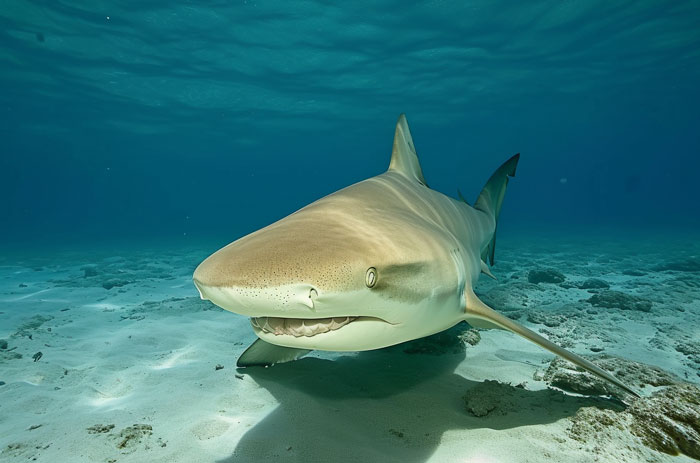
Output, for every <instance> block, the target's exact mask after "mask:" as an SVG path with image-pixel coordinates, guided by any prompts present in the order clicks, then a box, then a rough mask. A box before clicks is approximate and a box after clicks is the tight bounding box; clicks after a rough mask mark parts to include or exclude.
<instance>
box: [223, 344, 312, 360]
mask: <svg viewBox="0 0 700 463" xmlns="http://www.w3.org/2000/svg"><path fill="white" fill-rule="evenodd" d="M309 352H311V351H310V350H308V349H295V348H293V347H282V346H276V345H274V344H270V343H269V342H265V341H263V340H262V339H258V340H256V341H255V342H254V343H253V344H251V345H250V347H248V348H247V349H246V350H245V352H243V354H242V355H241V356H240V357H239V358H238V362H236V366H238V367H254V366H260V367H267V366H271V365H274V364H276V363H285V362H291V361H293V360H297V359H300V358H302V357H303V356H305V355H306V354H308V353H309Z"/></svg>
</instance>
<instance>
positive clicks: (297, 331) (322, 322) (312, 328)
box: [250, 316, 386, 338]
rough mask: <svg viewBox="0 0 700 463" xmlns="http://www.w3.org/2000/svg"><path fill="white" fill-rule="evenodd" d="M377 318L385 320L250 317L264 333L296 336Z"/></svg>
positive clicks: (255, 326)
mask: <svg viewBox="0 0 700 463" xmlns="http://www.w3.org/2000/svg"><path fill="white" fill-rule="evenodd" d="M358 319H363V320H377V321H381V322H385V321H384V320H382V319H380V318H375V317H351V316H348V317H333V318H279V317H254V318H251V319H250V323H251V325H253V328H257V329H259V330H261V331H262V332H263V333H271V334H274V335H277V336H279V335H285V334H286V335H289V336H294V337H295V338H301V337H307V338H310V337H311V336H316V335H317V334H323V333H328V332H329V331H335V330H339V329H340V328H342V327H344V326H345V325H348V324H350V323H352V322H354V321H355V320H358ZM385 323H386V322H385Z"/></svg>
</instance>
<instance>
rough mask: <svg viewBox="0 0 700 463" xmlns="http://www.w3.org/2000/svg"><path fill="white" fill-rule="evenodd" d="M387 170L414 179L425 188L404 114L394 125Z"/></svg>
mask: <svg viewBox="0 0 700 463" xmlns="http://www.w3.org/2000/svg"><path fill="white" fill-rule="evenodd" d="M389 170H393V171H395V172H400V173H402V174H403V175H405V176H406V177H408V178H411V179H415V180H417V181H419V182H420V183H422V184H423V185H426V186H427V183H426V182H425V178H423V171H422V170H421V168H420V163H419V162H418V155H417V154H416V148H415V146H413V138H411V131H410V130H409V129H408V122H406V115H405V114H401V115H400V116H399V121H398V122H397V123H396V132H395V133H394V147H393V149H392V150H391V162H390V163H389Z"/></svg>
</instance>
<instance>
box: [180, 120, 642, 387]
mask: <svg viewBox="0 0 700 463" xmlns="http://www.w3.org/2000/svg"><path fill="white" fill-rule="evenodd" d="M517 160H518V159H517V155H516V156H514V157H513V158H511V160H509V161H508V162H507V163H505V164H504V165H503V166H502V167H501V168H500V169H499V171H497V172H496V173H494V175H493V176H492V179H490V180H489V182H488V183H487V185H486V187H485V188H484V190H483V191H482V194H481V195H480V197H479V199H478V200H477V202H476V203H475V207H472V206H469V205H468V204H467V203H465V202H463V201H457V200H455V199H452V198H449V197H447V196H445V195H443V194H441V193H439V192H437V191H434V190H431V189H430V188H428V186H427V185H426V182H425V179H424V178H423V174H422V171H421V168H420V165H419V163H418V158H417V155H416V153H415V148H414V146H413V141H412V139H411V135H410V132H409V130H408V125H407V123H406V119H405V117H404V116H403V115H401V117H400V118H399V122H398V124H397V127H396V133H395V139H394V147H393V152H392V159H391V163H390V167H389V170H388V171H387V172H385V173H383V174H381V175H378V176H376V177H372V178H369V179H367V180H364V181H362V182H359V183H356V184H354V185H351V186H349V187H347V188H344V189H342V190H339V191H337V192H335V193H333V194H330V195H328V196H326V197H324V198H322V199H319V200H318V201H315V202H313V203H311V204H309V205H308V206H306V207H304V208H302V209H300V210H299V211H297V212H295V213H293V214H291V215H289V216H287V217H285V218H283V219H281V220H279V221H277V222H275V223H273V224H271V225H269V226H267V227H265V228H262V229H260V230H258V231H256V232H254V233H251V234H250V235H247V236H245V237H243V238H241V239H239V240H237V241H235V242H233V243H231V244H229V245H228V246H226V247H224V248H222V249H221V250H219V251H217V252H216V253H214V254H212V255H211V256H209V257H208V258H207V259H205V260H204V261H203V262H202V263H201V264H200V265H199V266H198V267H197V269H196V270H195V273H194V276H193V279H194V282H195V285H196V286H197V288H198V290H199V292H200V295H201V297H202V298H203V299H209V300H211V301H212V302H213V303H214V304H216V305H218V306H220V307H222V308H224V309H226V310H229V311H231V312H235V313H238V314H242V315H246V316H249V317H253V318H252V319H251V320H254V319H256V320H258V321H253V322H252V327H253V330H254V331H255V334H256V335H257V336H258V337H259V338H260V339H262V340H264V341H266V342H267V343H270V344H273V345H277V346H284V347H288V348H296V349H318V350H332V351H360V350H370V349H377V348H381V347H386V346H389V345H393V344H397V343H400V342H404V341H409V340H412V339H416V338H420V337H423V336H428V335H430V334H434V333H437V332H440V331H442V330H445V329H447V328H449V327H451V326H453V325H455V324H456V323H459V322H460V321H462V320H467V321H469V322H470V323H472V324H475V325H477V326H483V327H498V328H502V329H507V330H510V331H513V332H515V333H517V334H519V335H521V336H523V337H525V338H527V339H529V340H531V341H533V342H536V343H537V344H540V345H541V346H543V347H545V348H547V349H549V350H551V351H552V352H554V353H556V354H557V355H561V356H563V357H564V358H567V359H568V360H570V361H572V362H574V363H576V364H578V365H580V366H582V367H584V368H586V369H588V370H589V371H591V372H593V373H595V374H597V375H599V376H601V377H603V378H605V379H607V380H609V381H612V382H614V383H615V384H617V385H618V386H620V387H622V388H623V389H625V390H627V391H628V392H631V393H634V391H632V390H631V389H629V388H628V387H626V386H625V385H624V384H622V383H621V382H620V381H618V380H617V379H616V378H614V377H613V376H611V375H610V374H609V373H607V372H604V371H603V370H601V369H600V368H598V367H596V366H595V365H593V364H592V363H590V362H588V361H587V360H585V359H582V358H580V357H578V356H576V355H575V354H572V353H570V352H568V351H565V350H564V349H562V348H560V347H558V346H556V345H554V344H552V343H550V342H549V341H547V340H546V339H544V338H542V337H541V336H539V335H537V334H536V333H534V332H532V331H530V330H528V329H527V328H524V327H522V326H520V325H518V324H517V323H515V322H513V321H511V320H509V319H507V318H506V317H503V316H501V315H500V314H498V313H496V312H495V311H493V310H492V309H490V308H489V307H487V306H486V305H485V304H483V303H482V302H481V301H479V300H478V298H476V296H475V295H474V291H473V288H474V285H476V283H477V281H478V278H479V276H480V274H481V273H482V269H483V268H486V269H487V270H488V266H487V265H486V264H485V263H484V262H483V261H482V256H485V255H488V254H490V255H491V256H492V255H493V246H494V244H493V243H494V241H493V239H494V233H495V231H496V222H497V218H498V214H499V212H500V207H501V202H502V200H503V195H504V193H505V184H506V183H507V177H508V176H512V175H514V173H515V165H516V164H517ZM372 269H375V272H374V275H375V277H376V282H375V283H374V284H373V285H371V286H370V285H369V284H368V281H369V278H370V277H369V276H368V275H369V274H370V271H371V270H372ZM263 317H268V318H263ZM333 317H336V318H335V320H337V321H338V323H337V324H333V322H332V321H329V320H331V319H333ZM347 317H351V318H347ZM266 323H268V324H267V325H265V326H264V328H263V327H261V326H258V325H263V324H266ZM319 324H321V325H323V327H324V328H323V330H326V329H327V331H323V330H321V331H323V332H320V333H318V334H313V335H308V330H311V329H313V330H316V329H320V328H318V325H319ZM338 324H342V326H341V327H339V328H338V327H337V325H338ZM302 325H303V326H302ZM290 326H293V327H294V329H291V328H289V327H290ZM309 327H312V328H309ZM328 327H333V329H330V328H328ZM297 329H298V330H300V332H305V333H307V334H306V335H302V334H300V332H298V331H295V330H297ZM304 330H307V331H304Z"/></svg>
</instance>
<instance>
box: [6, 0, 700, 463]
mask: <svg viewBox="0 0 700 463" xmlns="http://www.w3.org/2000/svg"><path fill="white" fill-rule="evenodd" d="M699 24H700V3H698V2H696V1H626V0H621V1H589V2H574V1H533V2H512V1H467V2H458V1H439V0H434V1H423V2H401V1H377V2H369V1H358V2H330V1H298V2H268V1H255V0H244V1H235V2H224V1H210V2H195V1H182V0H181V1H168V2H166V1H143V2H133V1H132V2H117V1H100V0H96V1H90V2H81V1H67V0H53V1H19V0H6V1H3V2H0V139H1V140H2V141H1V142H0V198H2V200H0V206H1V210H0V461H8V462H10V461H26V460H27V459H35V460H37V461H52V462H55V461H71V462H77V461H105V462H112V463H114V462H116V461H120V462H122V461H129V462H131V461H133V462H140V461H164V462H165V461H183V462H184V461H187V462H195V461H202V462H205V461H206V462H209V461H217V462H228V461H231V462H233V461H251V462H253V461H267V460H270V459H276V460H282V461H302V462H307V461H365V462H366V461H379V460H381V461H402V462H406V461H415V462H423V461H435V462H438V461H440V462H442V461H470V462H511V461H512V462H519V461H533V462H534V461H572V462H589V461H609V462H617V461H620V462H622V461H626V462H630V461H632V462H633V461H660V462H661V461H663V462H666V461H683V462H685V461H694V460H693V458H700V456H699V455H700V449H699V448H698V438H700V430H699V429H698V428H697V425H696V426H695V428H693V427H692V425H691V427H690V428H682V426H681V428H677V427H674V426H676V425H673V426H671V428H670V431H669V430H667V431H668V435H666V434H663V435H658V433H657V434H654V433H656V431H655V429H658V428H663V426H661V425H658V426H651V425H650V428H645V427H644V426H643V425H642V424H640V423H642V422H648V423H657V424H658V422H656V421H654V420H655V419H657V420H661V422H663V423H667V422H666V421H663V418H660V416H666V415H664V413H666V412H668V413H667V415H673V414H674V413H676V412H677V411H678V410H676V412H670V411H669V410H671V409H674V407H677V408H680V409H682V410H683V412H682V413H681V412H678V413H681V414H682V416H684V417H685V418H684V420H685V421H684V422H685V423H692V422H693V418H692V417H695V418H694V419H695V420H696V421H694V422H695V423H697V422H700V409H699V406H698V403H700V402H698V400H700V399H698V393H697V387H696V386H697V384H698V383H699V382H700V374H698V371H700V342H698V339H700V328H699V327H700V324H699V323H700V303H699V302H698V298H699V297H700V244H698V243H700V193H699V192H698V180H697V179H698V173H699V172H700V110H699V108H700V85H699V84H698V83H699V82H700V28H699V27H698V25H699ZM401 113H405V114H406V115H407V118H408V122H409V125H410V127H411V132H412V135H413V140H414V142H415V146H416V149H417V152H418V156H419V158H420V161H421V164H422V169H423V172H424V174H425V177H426V180H427V182H428V183H429V185H430V187H431V188H433V189H436V190H438V191H441V192H443V193H445V194H447V195H450V196H452V197H456V196H457V189H459V190H460V191H461V192H462V194H464V196H465V197H466V198H467V199H468V200H470V201H473V200H474V199H475V198H476V196H477V194H478V192H479V191H480V190H481V188H482V186H483V185H484V183H485V181H486V180H487V179H488V177H489V176H490V175H491V173H492V172H493V171H494V169H495V168H496V167H498V166H499V165H500V164H501V163H502V162H503V161H505V160H506V159H508V158H509V157H510V156H512V155H513V154H515V153H521V159H520V164H519V166H518V172H517V176H516V177H515V178H513V179H512V180H511V182H510V184H509V187H508V192H507V194H506V198H505V201H504V205H503V210H502V212H501V215H500V220H499V239H498V247H497V249H496V266H495V267H494V268H493V272H494V273H495V274H496V276H497V277H498V278H499V280H498V281H483V279H482V281H481V282H480V283H479V286H477V292H479V294H480V296H481V297H482V298H483V299H484V300H485V301H487V302H488V303H489V304H490V305H492V306H493V307H495V308H496V309H498V310H502V311H504V312H505V313H507V314H508V316H509V317H511V318H514V319H520V321H521V323H523V324H525V325H526V326H529V327H530V328H531V329H535V330H536V331H538V332H540V333H542V334H544V335H546V336H547V337H549V338H550V339H553V340H555V341H557V342H559V343H561V344H563V345H565V347H567V348H570V349H571V350H574V351H576V352H578V353H582V354H589V355H608V354H609V355H611V356H613V357H614V358H616V359H619V360H616V361H619V362H622V363H620V364H615V365H614V366H611V367H610V368H611V369H615V368H617V370H615V371H617V374H618V375H622V377H624V379H625V380H626V381H630V382H631V383H633V384H634V387H636V388H639V390H640V391H642V395H643V396H644V397H646V398H649V400H651V398H654V400H656V402H654V405H649V404H650V402H639V403H638V405H636V406H632V407H630V408H625V407H624V405H621V402H619V401H612V402H611V401H610V400H608V399H604V398H601V397H603V396H607V395H609V393H610V391H608V390H607V389H604V388H603V389H600V388H598V389H596V387H597V386H596V387H593V388H592V389H585V388H584V389H581V387H582V386H581V385H578V386H576V385H573V386H572V385H571V384H569V385H568V386H567V385H566V384H564V383H563V382H562V380H561V378H559V382H558V383H557V381H555V380H553V379H552V378H553V375H554V373H552V371H554V370H556V368H555V367H556V365H554V363H553V362H552V358H553V357H552V356H551V354H548V353H547V352H545V351H542V350H541V349H539V348H537V347H536V346H531V345H529V344H527V343H526V342H525V341H522V340H520V339H516V338H515V337H514V336H513V335H511V334H509V333H504V332H491V331H476V330H474V329H469V327H468V326H466V325H465V324H461V325H458V326H457V327H455V328H454V329H452V330H449V331H447V332H446V333H445V334H443V335H441V336H442V337H441V336H438V337H437V338H435V337H433V338H428V339H427V340H423V341H416V342H414V344H411V345H409V346H403V347H402V346H397V347H395V348H390V349H386V350H383V351H381V352H374V353H364V354H359V355H356V356H353V355H340V354H333V353H313V354H312V355H311V356H309V357H308V358H306V359H303V360H300V361H298V362H293V363H291V364H285V365H278V366H275V367H274V368H270V369H264V370H260V371H257V372H251V370H252V369H245V370H236V369H235V359H236V358H237V357H238V356H239V355H240V353H241V352H242V351H243V350H244V349H245V348H246V347H247V346H248V345H249V344H250V343H251V342H253V341H254V339H255V336H254V335H253V333H252V331H251V329H250V325H249V323H248V321H247V320H246V319H245V318H244V317H240V316H237V315H233V314H231V313H228V312H224V311H222V310H220V309H218V308H216V307H215V306H213V305H211V304H210V303H208V302H206V301H200V300H199V298H198V294H197V291H196V289H195V288H194V286H193V285H192V283H191V275H192V272H193V270H194V268H195V267H196V266H197V264H198V263H199V262H201V260H202V259H204V258H205V257H206V256H208V255H209V254H211V253H212V252H214V251H215V250H216V249H218V248H220V247H221V246H223V245H225V244H227V243H229V242H231V241H234V240H235V239H237V238H240V237H242V236H244V235H245V234H247V233H250V232H252V231H254V230H257V229H259V228H261V227H263V226H265V225H267V224H269V223H271V222H273V221H275V220H278V219H280V218H282V217H284V216H286V215H288V214H290V213H292V212H294V211H295V210H297V209H299V208H301V207H303V206H304V205H306V204H308V203H310V202H312V201H313V200H315V199H318V198H320V197H322V196H324V195H326V194H329V193H332V192H334V191H336V190H338V189H340V188H342V187H345V186H347V185H350V184H352V183H355V182H358V181H361V180H364V179H366V178H368V177H371V176H374V175H378V174H380V173H382V172H383V171H385V170H386V169H387V167H388V164H389V158H390V154H391V147H392V139H393V134H394V126H395V124H396V120H397V117H398V116H399V114H401ZM533 272H534V273H533ZM477 336H478V338H479V339H476V337H477ZM37 354H41V355H37ZM37 357H38V358H37ZM591 358H592V359H594V360H595V359H596V357H591ZM607 361H610V360H607ZM550 362H552V363H551V364H550ZM625 362H628V363H625ZM630 362H631V363H630ZM552 365H554V366H552ZM218 367H222V368H218ZM559 367H561V366H559ZM621 371H622V373H621ZM625 372H627V373H625ZM640 372H641V373H640ZM547 375H549V376H547ZM568 380H571V378H570V377H569V378H568ZM572 381H573V380H572ZM573 382H575V381H573ZM600 387H602V386H600ZM577 388H578V389H577ZM669 388H676V389H669ZM693 388H695V389H693ZM562 391H566V392H567V393H563V392H562ZM572 391H573V394H569V393H570V392H572ZM668 391H671V392H668ZM654 394H656V395H654ZM664 394H666V396H664ZM664 398H666V399H667V400H666V402H663V399H664ZM679 398H682V400H681V399H679ZM669 400H670V401H671V402H673V400H675V401H676V405H669V403H671V402H669ZM662 402H663V404H661V403H662ZM681 402H682V405H678V404H680V403H681ZM659 404H661V405H659ZM687 404H690V405H687ZM693 404H694V405H693ZM635 407H636V408H635ZM644 407H647V408H644ZM664 407H665V408H664ZM669 407H670V408H669ZM674 410H675V409H674ZM678 413H676V415H674V416H677V415H678ZM689 417H690V418H689ZM606 420H607V421H606ZM680 421H683V420H680ZM607 422H609V423H617V424H616V425H615V426H612V425H611V426H607V427H606V426H604V425H601V424H600V423H607ZM596 423H597V424H596ZM679 426H680V425H679ZM651 428H653V429H651ZM664 429H665V428H664ZM679 429H680V430H679ZM693 433H695V434H693ZM669 435H670V436H671V437H669ZM650 436H651V437H650ZM664 436H665V437H664ZM679 436H681V437H679ZM682 436H685V440H684V438H683V437H682ZM688 436H690V437H688ZM664 439H665V440H664ZM693 439H695V440H693ZM669 442H672V443H673V444H668V443H669ZM329 448H330V450H329ZM601 458H602V459H601Z"/></svg>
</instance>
